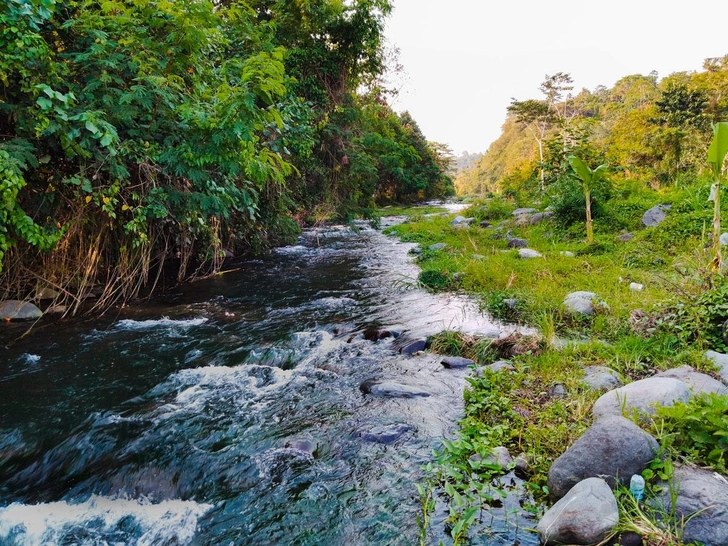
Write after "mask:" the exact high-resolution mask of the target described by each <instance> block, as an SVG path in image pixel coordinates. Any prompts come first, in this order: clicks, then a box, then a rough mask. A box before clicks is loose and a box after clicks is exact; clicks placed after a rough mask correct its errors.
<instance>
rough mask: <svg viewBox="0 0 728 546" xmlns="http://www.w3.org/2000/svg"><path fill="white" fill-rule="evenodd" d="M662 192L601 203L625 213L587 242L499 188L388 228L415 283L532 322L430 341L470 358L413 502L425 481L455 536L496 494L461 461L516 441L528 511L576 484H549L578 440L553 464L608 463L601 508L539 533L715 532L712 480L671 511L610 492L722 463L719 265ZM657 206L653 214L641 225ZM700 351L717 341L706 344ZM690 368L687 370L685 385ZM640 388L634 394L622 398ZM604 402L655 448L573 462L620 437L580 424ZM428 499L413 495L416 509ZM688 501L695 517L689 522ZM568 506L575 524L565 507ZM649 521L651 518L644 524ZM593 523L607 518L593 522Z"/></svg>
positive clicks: (477, 468)
mask: <svg viewBox="0 0 728 546" xmlns="http://www.w3.org/2000/svg"><path fill="white" fill-rule="evenodd" d="M653 197H654V196H653ZM661 197H662V199H663V200H665V199H666V197H667V200H673V201H674V204H673V206H672V208H671V207H670V206H669V205H670V204H671V203H669V202H667V203H665V202H663V203H648V202H646V201H645V197H644V196H639V199H635V198H634V197H633V199H632V200H630V199H624V198H623V199H622V200H621V202H622V204H621V205H620V202H619V201H615V202H614V203H610V204H611V205H612V206H613V207H614V210H613V216H622V217H623V218H627V219H628V221H627V222H620V224H621V225H619V224H618V227H619V229H615V228H614V227H613V226H610V225H608V224H603V223H597V233H598V237H597V241H596V242H595V243H593V244H591V245H587V244H585V243H584V242H583V241H582V240H581V238H580V237H579V236H576V234H577V233H578V228H576V226H572V229H571V231H569V229H564V225H563V223H560V222H559V221H558V220H559V219H558V218H554V214H553V212H552V211H550V210H541V209H539V208H538V205H537V204H535V206H528V205H529V203H518V204H516V203H513V202H507V201H504V200H503V199H500V198H497V197H495V198H492V199H489V200H485V201H482V202H480V203H477V204H475V205H474V206H473V207H471V208H470V209H467V210H465V211H463V212H462V213H461V214H462V216H459V217H454V216H455V215H450V216H448V217H442V216H417V215H415V216H413V217H412V218H411V220H410V221H409V222H406V223H403V224H401V225H399V226H396V227H393V228H391V229H389V230H387V232H388V233H390V234H393V235H396V236H398V237H400V238H401V239H402V240H405V241H412V242H417V243H418V248H417V249H416V250H415V252H416V253H417V256H418V258H417V259H418V263H419V264H420V266H421V267H422V268H423V272H422V273H421V274H420V276H419V282H420V284H421V285H422V286H426V287H428V288H429V289H430V290H432V291H433V292H440V291H453V290H454V291H461V292H464V293H467V294H470V295H472V296H474V297H476V298H478V299H479V301H480V302H481V305H482V306H483V307H484V308H485V309H487V310H488V311H489V312H490V313H491V314H493V315H494V316H497V317H499V318H501V319H504V320H507V321H512V322H515V323H517V324H528V325H531V326H534V327H536V328H537V329H538V332H539V334H538V335H536V336H533V337H532V338H531V339H513V340H511V342H510V343H500V344H494V343H492V342H491V341H485V342H484V341H483V340H480V339H478V338H473V337H472V336H463V335H461V334H459V333H457V332H453V331H446V332H443V333H441V334H440V335H439V336H435V338H434V339H433V340H432V345H431V350H433V351H438V352H441V353H444V354H451V355H457V356H462V357H467V358H470V359H472V360H473V361H474V365H473V366H472V367H473V368H474V369H475V370H476V371H477V372H478V375H477V376H473V378H472V379H470V380H469V383H470V386H469V389H468V390H467V391H466V394H465V402H466V406H465V413H466V417H465V419H464V420H463V421H461V423H460V436H459V438H458V440H456V441H455V442H452V443H450V444H449V445H446V447H445V448H444V449H443V450H442V453H441V455H440V457H439V463H438V465H435V466H434V467H433V468H432V469H431V479H430V481H429V482H428V483H427V484H426V487H425V488H424V490H423V491H422V493H424V495H423V497H424V499H425V501H427V500H428V499H430V498H432V497H433V496H437V494H439V495H442V496H443V497H445V498H447V499H448V508H447V509H448V510H449V517H450V520H451V522H452V525H453V527H452V531H453V538H454V540H455V542H465V541H466V540H468V538H467V537H468V534H469V533H468V527H469V526H471V525H472V526H473V529H472V530H471V531H470V537H471V538H473V537H477V536H479V534H480V533H481V531H480V530H479V528H478V525H479V523H480V520H479V519H478V518H479V514H480V513H481V511H482V510H483V507H487V506H489V505H490V504H491V503H492V499H493V497H494V492H495V494H496V496H497V494H498V487H497V486H495V487H494V485H493V484H494V483H496V482H493V480H494V479H495V478H497V476H498V475H499V474H500V473H501V470H500V469H499V468H497V467H487V468H486V469H485V470H486V471H484V470H483V468H482V466H483V465H479V464H478V463H477V462H476V463H474V461H479V460H484V459H485V458H486V457H487V454H488V453H489V452H490V450H491V449H492V448H506V449H507V450H508V451H509V452H510V453H511V455H513V456H515V455H516V454H523V455H522V456H521V457H522V458H525V460H526V461H527V462H528V477H527V482H526V484H527V485H526V486H527V487H529V488H530V489H531V491H532V492H533V493H534V495H535V498H536V500H537V501H538V502H537V503H536V505H535V506H534V511H535V512H536V513H537V514H539V517H540V516H541V515H543V512H544V511H545V509H546V508H547V507H548V506H549V505H550V504H551V503H553V502H555V501H557V500H559V499H561V498H562V497H563V496H564V495H565V494H566V493H567V492H568V490H569V489H570V488H571V486H573V485H575V484H574V483H573V482H568V481H567V483H569V486H568V487H566V486H565V485H563V484H560V483H558V479H557V475H558V474H560V473H561V474H563V472H561V470H563V469H561V468H560V467H559V465H560V466H563V464H562V463H563V461H564V460H566V459H574V458H575V457H574V454H575V453H576V452H580V453H581V455H580V457H581V460H579V461H577V463H576V464H577V467H580V468H581V470H578V471H577V470H575V469H574V468H573V467H572V468H570V469H569V470H567V471H565V472H566V474H569V475H581V476H582V477H583V478H588V477H589V476H599V475H602V476H610V475H611V476H615V475H618V478H619V479H618V480H616V481H615V480H614V479H612V480H611V482H610V483H609V485H611V487H612V488H616V489H615V490H616V493H617V494H616V497H615V496H612V495H611V494H610V495H609V497H611V498H612V501H610V502H611V503H613V506H610V510H612V511H611V512H610V515H609V516H604V518H606V520H605V519H604V518H602V520H601V526H598V525H597V526H596V527H595V526H594V525H591V526H590V532H594V530H595V529H596V532H595V534H592V535H590V537H588V539H585V538H584V537H583V536H575V535H573V534H572V535H569V534H568V533H569V532H571V531H569V530H567V532H566V534H562V535H557V534H554V533H553V532H552V531H553V529H555V526H554V524H553V521H551V520H548V518H544V519H543V520H542V522H546V521H548V522H547V523H545V524H544V525H545V526H546V527H547V528H548V529H549V531H546V530H545V528H541V527H539V534H540V537H541V539H542V540H544V541H547V542H573V541H577V540H578V541H579V542H578V543H593V542H599V541H601V540H604V539H606V538H608V537H609V536H611V534H612V533H619V532H622V531H628V530H630V531H634V530H637V531H638V534H640V536H641V537H642V539H643V540H644V541H645V542H646V543H652V542H654V541H655V540H657V538H656V536H657V535H660V539H665V538H666V537H667V538H666V539H667V540H668V542H671V543H680V542H681V541H683V540H684V541H686V542H690V541H692V540H699V541H701V542H704V543H706V544H711V543H712V544H723V543H724V542H721V541H725V540H728V535H727V534H726V532H728V531H727V530H726V529H723V527H722V526H723V523H722V522H723V521H724V519H725V518H724V514H725V511H726V510H727V509H728V491H727V490H726V489H725V488H722V489H721V487H722V486H723V485H724V484H723V483H722V482H720V480H717V481H718V482H720V483H718V486H719V487H718V493H717V494H716V495H713V497H712V498H711V499H710V500H709V501H708V500H706V499H703V501H695V499H694V498H691V499H688V498H687V495H688V493H689V491H688V489H689V487H687V485H686V487H685V488H683V489H684V491H683V496H682V497H680V496H678V497H677V502H678V508H679V510H678V511H677V512H676V511H675V510H672V511H671V510H670V509H669V506H668V507H667V508H666V507H665V505H664V503H662V507H661V508H655V509H654V510H653V509H651V510H647V509H646V508H644V509H640V510H638V511H635V510H634V509H633V507H632V506H631V505H630V504H629V502H628V500H627V499H628V498H629V495H626V496H625V494H624V491H625V489H624V487H625V486H626V487H629V478H630V476H631V475H632V474H634V473H637V474H640V473H641V474H642V475H643V476H644V478H645V479H646V481H647V497H648V499H653V500H655V499H662V493H663V492H664V491H665V490H667V489H669V487H668V486H667V485H666V484H669V483H672V481H671V480H673V479H674V478H673V477H674V476H677V475H680V476H682V478H681V479H684V480H685V481H686V484H687V483H691V482H690V480H691V479H693V478H695V479H696V480H697V482H700V480H699V479H698V478H699V477H695V476H693V475H691V476H690V478H689V479H688V478H685V472H689V471H690V469H692V468H697V467H703V468H708V469H710V470H711V471H717V474H716V476H719V477H721V476H720V474H721V473H722V474H723V476H722V477H723V478H724V476H725V474H726V467H725V463H726V461H725V458H724V453H725V447H726V446H725V442H726V440H725V430H728V419H727V418H726V412H725V408H726V407H728V398H726V396H725V393H726V392H728V391H726V385H727V384H728V368H727V367H726V366H725V363H724V361H723V360H721V359H722V358H723V357H722V356H720V354H721V353H724V352H726V351H725V345H724V342H723V340H722V337H721V333H720V327H721V325H722V321H723V320H725V318H728V317H725V316H723V315H725V312H723V311H721V309H722V307H721V305H722V303H721V302H722V299H723V295H724V294H725V291H724V290H725V289H724V288H723V287H724V286H725V284H724V281H723V278H722V277H721V276H712V275H710V274H709V270H708V266H709V264H710V252H709V250H706V246H708V247H709V245H707V244H706V241H705V236H704V235H702V236H701V235H697V236H690V235H685V236H682V237H681V236H679V235H678V233H677V230H676V227H680V226H684V225H685V224H686V222H690V221H692V219H693V218H694V214H693V215H691V214H689V213H690V212H691V211H689V210H685V209H686V206H685V204H684V203H680V202H679V201H677V200H676V197H677V196H674V195H673V196H670V195H668V196H664V195H663V196H661ZM696 203H697V202H695V203H690V206H695V205H696ZM637 204H639V205H640V206H639V207H638V206H636V205H637ZM519 205H521V206H519ZM654 205H659V206H657V207H655V206H654ZM655 215H656V216H659V217H660V218H661V220H660V222H657V223H652V220H651V218H652V216H655ZM630 216H631V218H630ZM663 221H664V222H665V223H664V224H662V222H663ZM625 224H626V226H627V227H628V229H625ZM574 228H576V229H574ZM686 231H687V230H685V229H683V230H682V232H683V233H686ZM688 233H689V232H688ZM721 317H722V318H721ZM712 349H715V350H717V351H719V353H715V352H712V353H711V352H706V351H709V350H712ZM716 354H718V356H715V355H716ZM504 358H505V359H507V365H505V366H503V365H501V366H499V369H500V370H502V371H499V372H493V371H490V370H488V369H487V366H488V365H490V364H491V363H492V362H494V361H499V360H502V359H504ZM483 366H485V367H483ZM688 366H689V368H687V367H688ZM681 373H682V375H680V374H681ZM655 376H660V377H655ZM665 377H668V378H669V380H668V379H665ZM692 379H695V380H696V381H697V382H696V381H692V383H691V380H692ZM669 381H675V382H676V383H674V384H671V385H672V386H673V387H675V386H678V387H680V389H683V390H681V391H680V393H679V394H676V392H674V391H673V392H672V393H671V394H667V393H666V392H665V390H664V388H663V389H662V390H660V389H661V388H662V387H664V384H665V382H669ZM644 382H647V383H648V384H650V385H652V386H655V384H657V383H661V385H662V387H656V388H655V390H656V391H660V392H659V396H658V394H657V393H656V392H655V390H653V391H651V392H650V393H649V394H647V395H645V394H644V393H640V394H636V390H630V389H635V388H636V387H637V386H640V385H643V384H644ZM678 384H679V385H678ZM622 385H626V386H625V387H622ZM620 387H621V389H620ZM625 389H626V390H625ZM638 398H642V399H644V403H643V404H641V405H640V404H636V403H635V404H633V401H636V400H637V399H638ZM613 399H614V400H621V405H620V404H616V405H615V404H612V400H613ZM605 400H607V401H606V402H605ZM651 402H654V403H655V404H656V406H651V404H650V403H651ZM609 404H612V405H613V406H615V407H614V408H613V411H606V412H605V411H603V408H604V406H605V405H609ZM638 406H639V407H638ZM655 407H658V409H655ZM599 408H601V409H599ZM605 413H611V414H613V415H615V419H616V418H617V417H618V418H619V419H624V416H626V417H628V419H625V421H628V422H636V423H638V424H639V427H640V428H639V429H638V430H639V431H640V432H639V434H640V436H639V438H642V437H643V436H644V437H648V436H649V437H650V438H651V441H652V442H654V444H652V443H650V444H649V445H652V446H653V447H654V446H658V447H655V449H654V450H653V451H652V456H650V457H649V458H648V460H647V461H645V460H643V461H642V464H641V465H640V466H639V467H638V468H635V467H634V466H633V467H630V468H629V469H627V467H626V466H620V465H619V464H617V465H616V467H610V468H604V465H603V464H602V465H601V466H600V465H599V464H597V465H596V466H592V467H591V468H590V469H589V470H584V469H583V467H584V466H585V461H584V459H585V458H586V459H589V460H591V461H600V460H602V461H603V460H611V459H614V455H615V450H616V451H618V450H619V448H618V447H616V446H623V445H624V443H625V442H624V436H619V435H617V436H612V437H611V441H607V442H602V444H601V448H599V447H595V446H594V445H593V442H590V441H589V438H592V437H594V436H600V435H601V436H603V434H601V433H599V434H597V433H596V432H594V431H595V430H597V431H598V430H599V428H598V427H597V428H596V429H595V428H594V427H596V425H597V423H599V422H600V417H601V416H603V415H604V414H605ZM696 423H701V424H700V425H698V424H696ZM600 426H601V425H600ZM619 426H626V425H623V424H622V423H621V422H620V423H619ZM630 430H631V429H630ZM610 434H611V432H610ZM585 438H586V440H585ZM585 444H589V445H590V447H589V449H587V450H585V449H584V445H585ZM600 449H601V451H600ZM585 453H588V455H585ZM557 461H561V462H560V463H559V465H556V464H555V462H557ZM490 462H492V459H491V461H490ZM513 465H515V462H514V463H513V464H512V465H511V466H509V467H507V468H512V467H513ZM496 466H497V465H496ZM586 466H588V465H586ZM674 468H678V471H675V472H673V469H674ZM686 469H687V470H686ZM627 471H629V473H628V475H626V476H625V474H626V473H627ZM580 473H581V474H580ZM625 479H626V482H625ZM608 481H610V480H608ZM714 481H715V480H714ZM697 482H696V483H697ZM620 484H621V485H620ZM673 485H674V484H673ZM617 486H619V487H617ZM704 486H705V484H704V483H703V485H702V486H700V487H698V489H700V488H701V487H702V488H703V489H705V487H704ZM564 488H565V490H562V489H564ZM602 496H603V495H602ZM582 500H583V499H582ZM569 502H573V499H572V500H570V501H569ZM581 502H582V501H581V500H580V501H579V503H581ZM701 502H702V503H703V504H701ZM706 502H710V503H712V504H711V505H705V503H706ZM579 503H577V504H579ZM713 504H715V505H716V506H717V507H716V506H713ZM641 506H642V505H641ZM650 506H652V505H650ZM673 508H674V506H673ZM437 509H438V508H437V507H435V506H434V505H432V504H429V505H427V504H426V502H425V511H427V510H430V511H437ZM555 509H556V507H555ZM558 509H559V510H560V509H561V508H558ZM701 510H702V511H701ZM696 511H700V512H699V514H698V515H696V516H695V517H693V518H692V519H689V517H690V516H691V515H693V513H694V512H696ZM582 512H583V513H584V512H585V513H595V510H594V507H593V504H589V502H588V501H584V502H583V509H582ZM600 513H601V512H600ZM569 516H570V517H572V519H573V520H574V521H581V523H580V524H579V525H578V526H580V527H582V529H583V528H584V527H585V525H584V524H583V521H582V520H579V519H578V518H576V517H575V516H574V514H572V513H569ZM600 517H601V516H600ZM681 518H683V519H681ZM658 520H662V521H663V524H661V525H658V524H657V523H655V522H656V521H658ZM604 521H607V522H608V523H609V525H607V526H606V527H605V525H604ZM645 522H652V525H651V526H650V525H647V524H646V523H645ZM458 524H459V527H458ZM716 528H717V529H719V531H716V533H713V531H710V532H709V533H708V534H707V535H706V532H707V531H706V529H713V530H715V529H716ZM572 530H573V529H572ZM710 533H713V534H710ZM721 533H722V534H721ZM706 537H707V538H706Z"/></svg>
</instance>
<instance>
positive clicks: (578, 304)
mask: <svg viewBox="0 0 728 546" xmlns="http://www.w3.org/2000/svg"><path fill="white" fill-rule="evenodd" d="M595 301H596V302H597V303H599V304H601V305H602V306H605V305H606V304H603V303H602V302H601V301H600V300H599V297H598V296H597V295H596V294H595V293H594V292H585V291H580V292H571V293H570V294H567V295H566V297H565V298H564V302H563V304H562V305H563V306H564V307H565V308H566V310H567V311H569V312H571V313H576V314H579V315H593V314H594V313H595V312H596V309H595V305H594V303H595Z"/></svg>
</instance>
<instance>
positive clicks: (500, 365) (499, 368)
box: [485, 360, 513, 372]
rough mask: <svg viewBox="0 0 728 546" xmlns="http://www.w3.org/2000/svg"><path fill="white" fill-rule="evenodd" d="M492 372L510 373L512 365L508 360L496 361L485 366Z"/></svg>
mask: <svg viewBox="0 0 728 546" xmlns="http://www.w3.org/2000/svg"><path fill="white" fill-rule="evenodd" d="M485 367H486V368H488V369H489V370H490V371H492V372H504V371H505V372H512V371H513V365H512V364H511V363H510V362H509V361H508V360H496V361H495V362H493V364H489V365H488V366H485Z"/></svg>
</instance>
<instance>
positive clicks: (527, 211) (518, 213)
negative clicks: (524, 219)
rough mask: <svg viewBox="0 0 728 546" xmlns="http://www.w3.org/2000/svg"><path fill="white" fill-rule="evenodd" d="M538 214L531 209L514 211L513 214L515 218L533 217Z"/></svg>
mask: <svg viewBox="0 0 728 546" xmlns="http://www.w3.org/2000/svg"><path fill="white" fill-rule="evenodd" d="M535 212H536V209H530V208H520V209H516V210H514V211H513V212H512V213H511V214H513V216H523V215H524V214H527V215H531V214H533V213H535Z"/></svg>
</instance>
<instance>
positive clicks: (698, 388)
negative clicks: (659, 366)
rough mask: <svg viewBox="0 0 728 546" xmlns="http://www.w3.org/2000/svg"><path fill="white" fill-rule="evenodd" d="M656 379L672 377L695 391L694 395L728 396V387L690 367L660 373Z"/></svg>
mask: <svg viewBox="0 0 728 546" xmlns="http://www.w3.org/2000/svg"><path fill="white" fill-rule="evenodd" d="M655 377H672V378H673V379H679V380H680V381H682V382H683V383H687V385H688V386H689V387H690V388H691V390H692V391H693V394H703V393H715V394H728V387H726V386H725V385H724V384H723V383H721V382H720V381H718V380H717V379H714V378H712V377H710V376H709V375H708V374H705V373H700V372H698V371H695V370H694V369H693V368H691V367H690V366H680V367H679V368H673V369H671V370H667V371H664V372H660V373H658V374H657V375H655Z"/></svg>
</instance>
